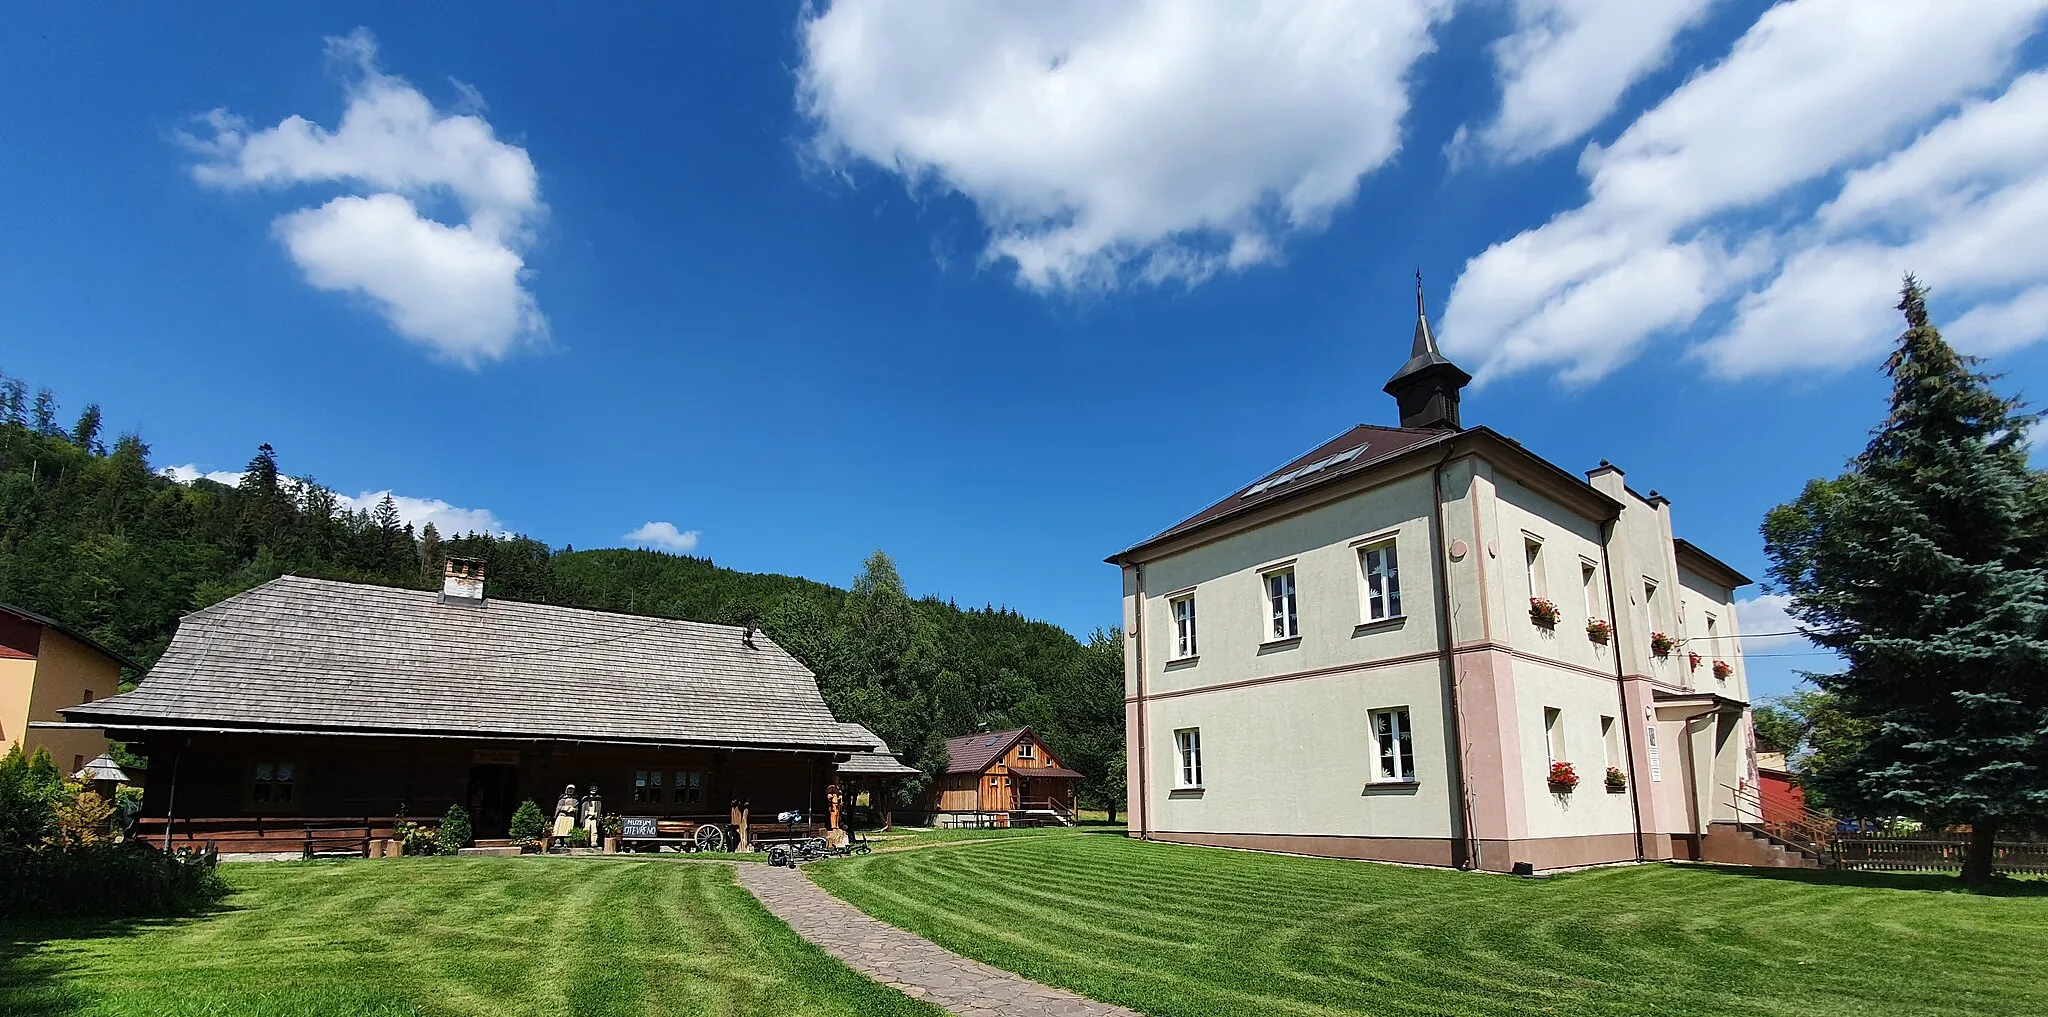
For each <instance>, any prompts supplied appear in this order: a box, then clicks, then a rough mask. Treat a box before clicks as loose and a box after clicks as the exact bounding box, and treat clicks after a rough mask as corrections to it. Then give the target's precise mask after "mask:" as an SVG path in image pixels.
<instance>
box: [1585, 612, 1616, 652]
mask: <svg viewBox="0 0 2048 1017" xmlns="http://www.w3.org/2000/svg"><path fill="white" fill-rule="evenodd" d="M1586 638H1587V639H1590V640H1592V641H1594V642H1596V643H1599V644H1600V645H1601V646H1606V645H1607V641H1608V640H1609V639H1613V638H1614V626H1612V625H1609V624H1607V621H1606V619H1604V618H1588V619H1586Z"/></svg>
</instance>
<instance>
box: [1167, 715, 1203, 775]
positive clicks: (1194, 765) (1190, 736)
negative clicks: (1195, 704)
mask: <svg viewBox="0 0 2048 1017" xmlns="http://www.w3.org/2000/svg"><path fill="white" fill-rule="evenodd" d="M1173 744H1174V748H1175V749H1176V750H1177V751H1178V752H1179V754H1180V770H1179V772H1178V773H1177V774H1176V775H1175V776H1177V777H1178V778H1179V780H1178V781H1177V783H1176V784H1175V786H1176V787H1201V786H1202V729H1201V728H1198V727H1184V728H1181V729H1180V730H1178V731H1175V732H1174V733H1173Z"/></svg>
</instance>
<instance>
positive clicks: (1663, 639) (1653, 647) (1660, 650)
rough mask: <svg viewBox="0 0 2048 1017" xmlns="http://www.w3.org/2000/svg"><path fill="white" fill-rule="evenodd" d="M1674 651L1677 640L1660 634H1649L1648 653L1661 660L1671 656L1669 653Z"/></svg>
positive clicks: (1676, 647) (1676, 646)
mask: <svg viewBox="0 0 2048 1017" xmlns="http://www.w3.org/2000/svg"><path fill="white" fill-rule="evenodd" d="M1676 649H1678V640H1676V639H1673V638H1671V637H1670V636H1667V635H1665V634H1664V633H1662V632H1652V633H1650V652H1651V653H1654V654H1656V655H1657V659H1659V660H1662V659H1664V658H1665V657H1669V656H1671V651H1673V650H1676Z"/></svg>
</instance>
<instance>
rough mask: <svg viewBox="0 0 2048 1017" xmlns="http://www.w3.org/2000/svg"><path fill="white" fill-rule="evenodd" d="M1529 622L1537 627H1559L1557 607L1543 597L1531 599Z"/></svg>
mask: <svg viewBox="0 0 2048 1017" xmlns="http://www.w3.org/2000/svg"><path fill="white" fill-rule="evenodd" d="M1529 620H1530V621H1532V622H1535V623H1536V627H1538V628H1545V629H1554V628H1556V627H1557V605H1556V604H1553V603H1551V602H1550V601H1548V600H1546V599H1544V598H1542V597H1530V598H1529Z"/></svg>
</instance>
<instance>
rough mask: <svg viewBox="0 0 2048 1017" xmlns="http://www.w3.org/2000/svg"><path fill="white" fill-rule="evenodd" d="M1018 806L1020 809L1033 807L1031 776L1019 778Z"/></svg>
mask: <svg viewBox="0 0 2048 1017" xmlns="http://www.w3.org/2000/svg"><path fill="white" fill-rule="evenodd" d="M1017 807H1018V808H1020V809H1028V808H1032V807H1033V806H1032V802H1031V778H1029V777H1019V778H1017Z"/></svg>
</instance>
